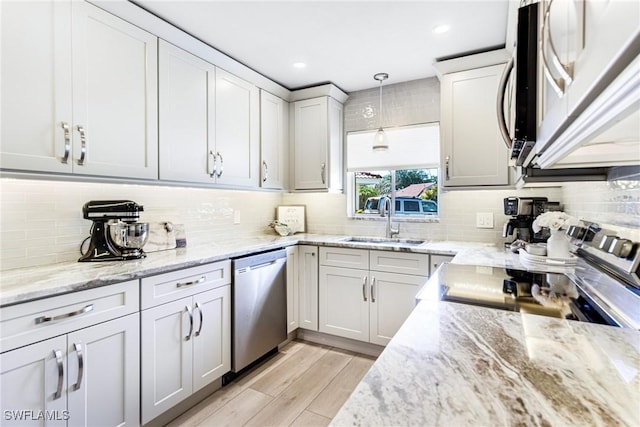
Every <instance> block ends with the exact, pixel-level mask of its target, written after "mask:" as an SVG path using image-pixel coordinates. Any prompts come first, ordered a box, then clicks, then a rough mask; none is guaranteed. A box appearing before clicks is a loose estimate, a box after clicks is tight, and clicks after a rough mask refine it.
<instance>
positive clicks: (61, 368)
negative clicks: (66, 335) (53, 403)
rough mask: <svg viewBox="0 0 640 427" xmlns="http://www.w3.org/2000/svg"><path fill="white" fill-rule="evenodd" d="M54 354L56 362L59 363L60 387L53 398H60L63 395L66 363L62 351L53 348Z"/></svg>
mask: <svg viewBox="0 0 640 427" xmlns="http://www.w3.org/2000/svg"><path fill="white" fill-rule="evenodd" d="M53 356H54V357H55V358H56V364H57V365H58V388H57V389H56V392H55V393H54V394H53V399H54V400H55V399H60V397H62V386H63V383H64V364H63V360H62V351H60V350H53Z"/></svg>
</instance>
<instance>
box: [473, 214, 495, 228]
mask: <svg viewBox="0 0 640 427" xmlns="http://www.w3.org/2000/svg"><path fill="white" fill-rule="evenodd" d="M476 228H493V212H477V213H476Z"/></svg>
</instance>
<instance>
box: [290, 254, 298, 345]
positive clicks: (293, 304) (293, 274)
mask: <svg viewBox="0 0 640 427" xmlns="http://www.w3.org/2000/svg"><path fill="white" fill-rule="evenodd" d="M298 298H299V290H298V247H297V246H289V247H288V248H287V333H291V332H293V331H295V330H296V329H298V326H299V322H298Z"/></svg>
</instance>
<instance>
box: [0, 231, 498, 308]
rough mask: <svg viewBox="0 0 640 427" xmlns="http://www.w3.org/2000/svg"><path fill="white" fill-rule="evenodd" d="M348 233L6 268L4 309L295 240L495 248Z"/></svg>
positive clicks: (0, 283)
mask: <svg viewBox="0 0 640 427" xmlns="http://www.w3.org/2000/svg"><path fill="white" fill-rule="evenodd" d="M347 239H348V237H347V236H327V235H313V234H300V235H294V236H288V237H279V236H275V235H268V236H264V237H255V238H246V239H238V240H236V241H233V242H225V243H214V242H212V243H208V244H206V245H205V244H201V245H193V244H191V245H189V246H187V247H186V248H179V249H172V250H166V251H161V252H154V253H150V254H147V257H146V258H144V259H140V260H129V261H114V262H100V263H79V262H64V263H58V264H52V265H47V266H41V267H31V268H21V269H15V270H4V271H2V272H0V307H4V306H7V305H12V304H19V303H22V302H27V301H31V300H35V299H40V298H46V297H51V296H55V295H60V294H64V293H68V292H75V291H80V290H84V289H89V288H95V287H100V286H106V285H110V284H114V283H119V282H124V281H127V280H133V279H139V278H141V277H146V276H152V275H156V274H161V273H166V272H169V271H174V270H179V269H183V268H188V267H194V266H197V265H202V264H207V263H211V262H215V261H221V260H225V259H229V258H236V257H241V256H245V255H249V254H251V253H255V252H260V251H267V250H272V249H277V248H282V247H286V246H291V245H295V244H310V245H320V246H323V245H326V246H340V247H348V248H358V249H378V250H393V251H404V252H417V253H438V254H448V255H455V254H456V253H457V252H458V251H460V250H469V249H471V248H475V249H478V250H480V249H482V250H494V249H495V248H493V247H492V245H490V244H483V243H466V242H429V241H426V242H424V243H423V244H420V245H403V244H402V243H394V244H393V245H391V244H379V243H378V244H376V243H369V242H350V241H347Z"/></svg>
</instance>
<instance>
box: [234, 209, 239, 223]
mask: <svg viewBox="0 0 640 427" xmlns="http://www.w3.org/2000/svg"><path fill="white" fill-rule="evenodd" d="M233 223H234V224H240V211H239V210H235V211H233Z"/></svg>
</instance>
